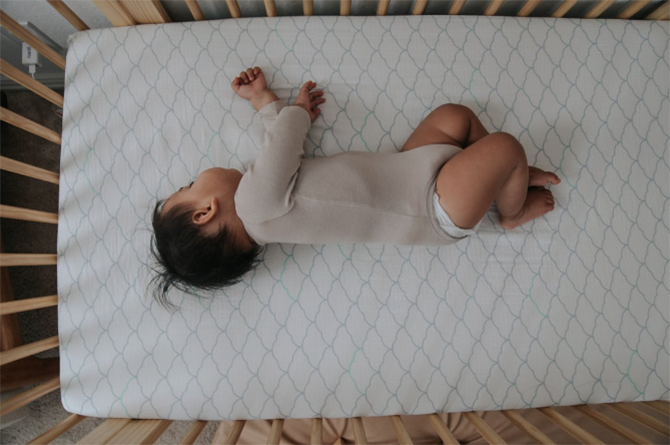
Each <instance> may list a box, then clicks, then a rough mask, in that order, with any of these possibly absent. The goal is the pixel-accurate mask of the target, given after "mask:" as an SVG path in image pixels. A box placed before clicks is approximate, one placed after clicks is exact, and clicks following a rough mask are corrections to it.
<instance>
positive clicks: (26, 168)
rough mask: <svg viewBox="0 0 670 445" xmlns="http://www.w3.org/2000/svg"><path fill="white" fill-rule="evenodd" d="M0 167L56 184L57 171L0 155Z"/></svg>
mask: <svg viewBox="0 0 670 445" xmlns="http://www.w3.org/2000/svg"><path fill="white" fill-rule="evenodd" d="M0 169H2V170H5V171H8V172H12V173H16V174H18V175H23V176H28V177H30V178H34V179H39V180H40V181H46V182H51V183H52V184H58V173H56V172H51V171H49V170H45V169H43V168H39V167H35V166H34V165H30V164H26V163H25V162H20V161H15V160H14V159H11V158H6V157H4V156H0Z"/></svg>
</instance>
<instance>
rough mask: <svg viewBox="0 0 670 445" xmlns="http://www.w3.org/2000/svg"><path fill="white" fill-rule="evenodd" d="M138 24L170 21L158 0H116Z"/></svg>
mask: <svg viewBox="0 0 670 445" xmlns="http://www.w3.org/2000/svg"><path fill="white" fill-rule="evenodd" d="M117 1H118V2H120V3H121V4H122V5H123V7H124V8H125V9H126V11H128V14H130V15H131V16H132V17H133V20H135V22H136V23H137V24H139V25H144V24H159V23H171V22H172V19H171V18H170V16H169V15H168V13H167V11H166V10H165V8H163V5H161V3H160V1H158V0H117Z"/></svg>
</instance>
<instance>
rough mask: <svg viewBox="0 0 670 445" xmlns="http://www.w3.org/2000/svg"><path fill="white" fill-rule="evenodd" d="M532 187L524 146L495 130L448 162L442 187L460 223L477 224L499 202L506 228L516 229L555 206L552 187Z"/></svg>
mask: <svg viewBox="0 0 670 445" xmlns="http://www.w3.org/2000/svg"><path fill="white" fill-rule="evenodd" d="M528 186H529V183H528V161H527V160H526V153H525V152H524V149H523V147H522V146H521V144H520V143H519V141H518V140H516V138H514V137H513V136H511V135H509V134H507V133H493V134H489V135H487V136H484V137H483V138H481V139H479V140H478V141H477V142H475V143H473V144H472V145H470V146H469V147H468V149H467V150H463V151H462V152H460V153H458V154H457V155H455V156H454V157H452V158H451V159H450V160H449V162H447V163H446V164H444V166H443V167H442V169H441V170H440V173H439V175H438V178H437V185H436V191H437V194H438V196H439V198H440V204H441V205H442V207H443V208H444V210H445V211H446V212H447V214H448V215H449V217H450V218H451V220H452V221H453V222H454V224H456V225H457V226H458V227H461V228H463V229H471V228H473V227H474V226H475V225H476V224H477V223H478V222H479V221H480V220H481V219H482V218H483V217H484V215H485V214H486V212H487V211H488V209H489V208H490V207H491V204H493V202H494V201H495V202H496V203H497V205H498V211H499V212H500V216H501V224H502V226H503V227H504V228H505V229H513V228H514V227H518V226H520V225H521V224H523V223H525V222H527V221H530V220H531V219H534V218H537V217H539V216H541V215H544V214H545V213H547V212H549V211H550V210H552V209H553V208H554V198H553V196H552V194H551V191H549V190H547V189H544V188H532V189H530V190H529V189H528Z"/></svg>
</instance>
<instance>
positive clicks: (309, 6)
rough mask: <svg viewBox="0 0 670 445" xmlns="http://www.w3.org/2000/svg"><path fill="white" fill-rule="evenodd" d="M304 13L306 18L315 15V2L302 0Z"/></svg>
mask: <svg viewBox="0 0 670 445" xmlns="http://www.w3.org/2000/svg"><path fill="white" fill-rule="evenodd" d="M302 13H303V15H305V17H308V16H311V15H314V0H302Z"/></svg>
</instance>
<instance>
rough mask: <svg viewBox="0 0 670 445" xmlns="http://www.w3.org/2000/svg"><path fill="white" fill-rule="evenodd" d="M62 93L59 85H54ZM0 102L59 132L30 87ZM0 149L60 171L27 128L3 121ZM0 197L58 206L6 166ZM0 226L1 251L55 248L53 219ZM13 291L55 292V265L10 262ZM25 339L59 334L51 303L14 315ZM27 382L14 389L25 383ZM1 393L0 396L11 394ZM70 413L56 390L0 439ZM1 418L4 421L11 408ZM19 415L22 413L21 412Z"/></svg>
mask: <svg viewBox="0 0 670 445" xmlns="http://www.w3.org/2000/svg"><path fill="white" fill-rule="evenodd" d="M58 92H59V93H60V94H62V93H63V92H62V91H58ZM3 96H6V102H5V100H4V99H5V97H3V104H2V106H3V107H5V108H7V109H9V110H11V111H13V112H15V113H18V114H20V115H21V116H24V117H27V118H28V119H31V120H33V121H35V122H37V123H39V124H41V125H44V126H45V127H47V128H50V129H52V130H54V131H56V132H57V133H59V134H60V132H61V118H60V117H59V116H58V115H57V114H56V113H55V112H54V108H56V107H55V106H53V105H52V104H51V103H50V102H48V101H46V100H44V99H42V98H41V97H39V96H37V95H36V94H34V93H32V92H7V93H3ZM0 135H1V136H0V153H1V154H2V156H5V157H8V158H11V159H15V160H17V161H21V162H25V163H28V164H32V165H35V166H37V167H40V168H44V169H46V170H50V171H53V172H58V171H59V163H60V147H59V146H58V145H56V144H53V143H51V142H48V141H46V140H44V139H42V138H40V137H37V136H34V135H33V134H31V133H28V132H26V131H23V130H20V129H18V128H16V127H13V126H11V125H8V124H5V123H4V122H3V123H2V127H1V128H0ZM0 202H2V204H6V205H12V206H17V207H26V208H29V209H35V210H42V211H45V212H53V213H57V212H58V186H57V185H55V184H49V183H46V182H42V181H38V180H35V179H30V178H26V177H24V176H20V175H15V174H13V173H9V172H4V171H3V172H2V174H1V175H0ZM0 224H1V226H0V230H1V233H2V240H3V243H4V247H5V252H8V253H19V252H22V253H56V236H57V228H56V226H55V225H54V224H43V223H33V222H25V221H15V220H11V219H2V220H1V221H0ZM9 272H10V277H11V282H12V288H13V290H14V296H15V298H16V299H17V300H18V299H23V298H31V297H39V296H44V295H53V294H56V283H57V282H56V266H40V267H11V268H9ZM19 320H20V324H21V331H22V334H23V341H24V343H32V342H35V341H38V340H42V339H45V338H48V337H52V336H54V335H57V334H58V323H57V310H56V308H55V307H51V308H46V309H38V310H34V311H30V312H26V313H22V314H20V315H19ZM57 356H58V349H57V348H56V349H52V350H50V351H45V352H43V353H41V354H38V357H57ZM33 386H36V385H33ZM31 387H32V386H28V387H25V388H22V389H20V390H18V391H17V392H22V391H25V390H26V389H30V388H31ZM12 395H14V394H12V393H6V394H3V399H5V397H7V396H12ZM69 415H70V413H68V412H67V411H65V409H63V406H62V405H61V402H60V391H58V390H56V391H54V392H52V393H50V394H48V395H46V396H44V397H42V398H40V399H38V400H36V401H34V402H32V403H30V404H29V405H28V406H27V407H26V409H23V410H20V411H18V412H16V413H15V414H14V416H15V417H16V418H20V420H17V421H15V422H14V423H12V424H10V425H9V426H7V427H5V428H3V429H2V430H0V443H2V444H25V443H26V442H28V441H30V440H32V439H34V438H35V437H37V436H38V435H40V434H41V433H43V432H44V431H46V430H47V429H49V428H51V427H52V426H54V425H56V424H57V423H58V422H60V421H62V420H64V419H65V418H67V417H68V416H69ZM5 417H6V418H5V419H3V422H2V423H3V424H7V423H9V421H10V420H11V414H10V415H9V416H5ZM21 417H22V418H21ZM103 421H104V419H98V418H88V419H86V420H84V421H82V422H81V423H79V424H78V425H76V426H75V427H73V428H72V429H70V430H69V431H67V432H66V433H64V434H62V435H61V436H60V437H59V439H57V440H55V441H54V442H52V443H54V444H71V443H75V442H77V441H79V439H81V438H82V437H84V436H85V435H86V434H88V433H89V432H90V431H92V430H93V428H94V427H95V426H97V425H99V424H100V423H102V422H103ZM192 423H193V422H189V421H176V422H173V423H172V425H171V426H170V428H168V430H167V431H165V433H163V435H162V436H161V437H160V439H158V441H157V442H155V443H157V444H177V443H179V441H180V440H181V438H182V437H183V436H184V435H185V434H186V432H187V431H188V430H189V428H190V427H191V425H192ZM217 426H218V422H210V423H209V424H207V427H206V428H205V429H204V430H203V432H202V433H201V434H200V436H199V437H198V440H197V441H196V442H195V443H198V444H201V443H202V444H206V443H211V442H212V439H213V437H214V432H215V431H216V428H217Z"/></svg>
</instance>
